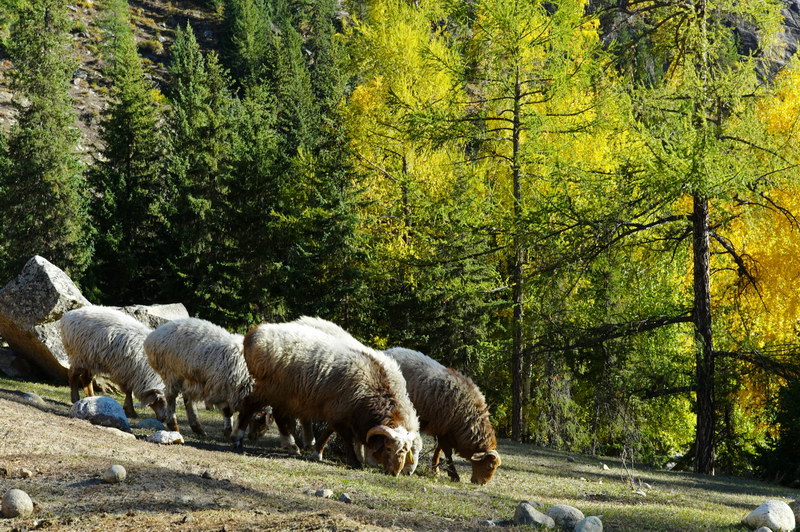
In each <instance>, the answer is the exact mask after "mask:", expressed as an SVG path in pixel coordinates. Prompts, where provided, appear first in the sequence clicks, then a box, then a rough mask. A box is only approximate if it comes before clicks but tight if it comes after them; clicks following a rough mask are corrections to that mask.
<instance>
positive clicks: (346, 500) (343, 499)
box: [339, 493, 353, 504]
mask: <svg viewBox="0 0 800 532" xmlns="http://www.w3.org/2000/svg"><path fill="white" fill-rule="evenodd" d="M339 501H340V502H343V503H345V504H353V499H352V498H350V494H349V493H342V494H341V495H339Z"/></svg>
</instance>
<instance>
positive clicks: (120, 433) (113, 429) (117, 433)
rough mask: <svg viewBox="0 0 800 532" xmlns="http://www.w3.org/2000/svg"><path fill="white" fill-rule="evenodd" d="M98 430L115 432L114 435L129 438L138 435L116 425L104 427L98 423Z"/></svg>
mask: <svg viewBox="0 0 800 532" xmlns="http://www.w3.org/2000/svg"><path fill="white" fill-rule="evenodd" d="M96 426H97V429H98V430H102V431H104V432H108V433H109V434H113V435H114V436H118V437H120V438H125V439H128V440H135V439H136V436H135V435H133V434H131V433H130V432H125V431H124V430H119V429H117V428H114V427H104V426H102V425H96Z"/></svg>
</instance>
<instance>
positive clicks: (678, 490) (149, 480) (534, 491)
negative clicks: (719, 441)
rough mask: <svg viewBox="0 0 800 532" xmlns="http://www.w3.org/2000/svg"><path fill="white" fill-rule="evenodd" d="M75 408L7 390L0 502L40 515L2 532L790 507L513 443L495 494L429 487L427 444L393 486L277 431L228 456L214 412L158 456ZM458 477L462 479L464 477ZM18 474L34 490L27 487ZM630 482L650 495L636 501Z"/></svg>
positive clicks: (678, 517)
mask: <svg viewBox="0 0 800 532" xmlns="http://www.w3.org/2000/svg"><path fill="white" fill-rule="evenodd" d="M19 391H25V392H36V393H38V394H39V395H40V396H42V397H43V398H44V399H45V400H46V401H47V406H46V407H34V406H30V405H29V404H27V403H25V402H24V401H23V400H22V398H21V397H20V395H19V393H18V392H19ZM117 399H118V400H119V401H120V402H121V401H122V397H117ZM69 404H70V403H69V390H68V388H67V387H58V386H50V385H42V384H36V383H28V382H20V381H14V380H9V379H0V412H2V417H0V491H5V490H7V489H10V488H13V487H18V488H21V489H24V490H25V491H27V492H28V493H29V494H30V495H31V497H32V498H33V499H34V501H35V502H36V505H37V506H36V511H35V512H34V515H33V516H32V517H31V518H29V519H24V520H20V519H17V520H0V529H6V528H9V529H10V528H22V527H28V528H36V527H38V528H41V529H46V530H66V529H69V530H75V529H79V530H132V529H136V530H156V529H164V528H166V527H169V529H170V530H228V531H230V530H261V529H264V528H271V527H275V528H280V529H287V530H307V529H330V530H334V529H335V530H359V529H373V528H384V527H388V528H408V529H421V530H446V529H449V530H464V529H478V528H484V527H481V526H480V525H479V522H480V521H482V520H484V519H509V518H511V517H512V516H513V513H514V508H515V507H516V504H517V503H518V502H519V501H520V500H522V499H528V500H537V501H540V502H542V503H543V504H544V505H545V506H549V505H552V504H557V503H565V504H571V505H574V506H576V507H578V508H579V509H581V510H582V511H583V512H584V513H585V514H586V515H602V519H603V522H604V525H605V529H606V530H620V531H621V530H631V531H632V530H637V531H643V530H676V531H678V530H681V531H685V530H733V529H737V528H739V525H738V523H739V521H740V520H741V519H742V517H744V516H745V515H746V514H747V513H748V512H749V511H750V510H751V509H752V508H754V507H755V506H757V505H758V504H760V503H761V502H763V501H765V500H767V499H770V498H781V499H787V498H789V497H792V496H794V495H796V493H794V492H793V491H791V490H788V489H784V488H780V487H777V486H773V485H769V484H765V483H761V482H757V481H754V480H745V479H738V478H730V477H704V476H696V475H691V474H686V473H675V472H665V471H656V470H650V469H643V468H638V467H637V468H634V469H630V468H626V467H624V465H623V464H622V463H621V462H620V461H619V460H617V459H614V458H599V457H590V456H581V455H574V456H573V457H574V459H575V461H574V462H571V461H569V460H568V459H567V458H568V455H567V454H565V453H561V452H554V451H550V450H547V449H542V448H538V447H533V446H529V445H521V444H514V443H510V442H506V441H501V442H500V448H499V451H500V453H501V455H502V457H503V465H502V467H501V468H500V470H499V471H498V473H497V475H496V476H495V480H494V481H493V482H492V483H491V484H489V485H488V486H484V487H476V486H472V485H470V484H468V483H464V482H462V483H460V484H454V483H452V482H450V481H449V480H448V479H447V478H446V476H444V475H442V476H440V477H438V478H437V477H434V476H432V475H431V474H430V472H429V468H428V467H427V463H428V461H429V459H430V454H429V453H430V451H431V449H432V445H431V441H426V451H427V452H425V454H424V455H423V458H422V460H423V462H422V463H423V465H422V466H421V467H420V473H421V474H419V475H415V476H414V477H400V478H391V477H387V476H385V475H382V474H380V473H378V472H376V471H371V470H366V471H354V470H349V469H346V468H345V467H344V466H343V465H341V464H339V463H336V462H334V461H330V460H328V461H326V462H325V463H322V464H318V463H313V462H310V461H307V460H304V459H298V458H292V457H288V456H286V455H285V454H284V453H283V452H281V451H280V449H279V448H278V441H277V434H276V432H275V429H274V428H273V429H271V432H270V433H269V434H268V435H267V436H266V437H265V438H264V439H262V441H260V442H258V443H257V444H256V445H253V444H249V445H248V451H247V453H246V454H244V455H242V454H236V453H233V452H231V451H230V450H229V446H228V444H227V443H226V442H225V441H223V440H222V437H221V433H222V423H221V417H220V416H219V414H218V413H215V412H206V411H201V417H202V419H203V422H204V423H205V425H206V429H207V431H208V433H209V437H207V438H204V439H198V438H196V437H195V436H194V435H193V434H191V433H190V432H189V429H188V426H186V422H185V419H186V418H185V415H184V413H183V412H179V419H180V421H181V422H182V425H183V427H184V436H185V437H186V439H187V442H186V445H184V446H177V447H162V446H158V445H155V444H151V443H147V442H145V441H141V440H136V441H132V440H129V439H123V438H121V437H119V436H116V435H113V434H109V433H107V432H106V431H104V430H101V429H98V428H96V427H94V426H92V425H90V424H88V423H86V422H83V421H78V420H74V419H70V418H69V417H68V409H69ZM139 413H140V415H141V416H143V417H146V416H147V415H148V413H147V412H146V411H145V410H141V409H140V410H139ZM134 432H135V433H136V434H137V436H139V437H143V436H144V435H145V434H147V432H146V431H142V430H138V429H135V430H134ZM114 463H119V464H122V465H123V466H125V467H126V469H127V470H128V479H127V480H126V482H125V483H123V484H120V485H108V484H104V483H103V482H102V481H101V480H100V475H101V473H102V472H103V471H104V470H105V469H106V468H107V467H108V466H110V465H111V464H114ZM604 463H605V464H607V465H608V466H609V469H607V470H604V469H603V467H602V464H604ZM457 466H458V468H459V471H461V472H462V473H463V475H462V476H464V477H467V478H468V467H469V466H468V464H467V463H466V462H465V461H463V460H459V461H458V464H457ZM21 468H27V469H30V470H31V471H33V472H34V475H33V477H32V478H30V479H22V478H21V477H20V475H19V470H20V469H21ZM3 470H5V476H3ZM205 477H210V478H205ZM631 480H633V481H634V483H635V484H636V486H643V487H644V488H643V491H644V493H645V495H642V494H637V493H635V492H634V491H633V489H632V488H631ZM647 485H649V487H647ZM319 488H328V489H331V490H333V491H334V492H335V494H336V495H337V496H338V495H339V494H341V493H345V492H346V493H348V494H350V496H351V497H352V500H353V503H352V504H344V503H342V502H339V501H336V500H324V499H320V498H317V497H314V496H311V495H306V494H304V491H305V490H309V489H312V490H316V489H319Z"/></svg>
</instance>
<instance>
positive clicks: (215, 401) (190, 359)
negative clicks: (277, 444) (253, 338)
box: [144, 318, 253, 438]
mask: <svg viewBox="0 0 800 532" xmlns="http://www.w3.org/2000/svg"><path fill="white" fill-rule="evenodd" d="M243 338H244V337H243V336H242V335H240V334H231V333H229V332H228V331H226V330H225V329H223V328H222V327H219V326H217V325H214V324H213V323H211V322H208V321H205V320H201V319H198V318H182V319H179V320H175V321H171V322H168V323H165V324H164V325H162V326H161V327H159V328H158V329H156V330H154V331H153V332H151V333H150V335H149V336H148V337H147V339H146V340H145V341H144V350H145V353H147V360H148V361H149V362H150V365H151V366H153V368H154V369H155V370H156V371H157V372H158V374H159V375H161V378H162V379H164V384H165V387H166V395H167V407H168V409H169V412H168V419H167V426H168V428H169V429H170V430H179V428H178V418H177V416H176V415H175V401H176V399H177V397H178V394H180V393H183V401H184V403H185V405H186V417H188V418H189V426H190V427H191V428H192V430H193V431H194V432H195V433H196V434H199V435H201V436H205V435H206V432H205V429H204V428H203V425H202V424H201V423H200V420H199V419H198V418H197V410H196V407H195V405H194V402H195V401H199V400H201V399H202V400H205V402H206V403H207V404H209V403H210V404H212V405H215V406H217V407H219V409H220V410H221V411H222V415H223V416H224V419H225V425H224V426H225V437H226V438H227V437H229V436H230V434H231V416H232V415H233V412H234V411H236V410H239V408H240V407H241V405H242V402H243V401H244V399H245V398H246V397H247V396H248V395H250V393H251V392H252V391H253V379H252V378H251V377H250V372H249V371H248V370H247V364H245V362H244V356H243V355H242V340H243ZM251 437H252V434H251Z"/></svg>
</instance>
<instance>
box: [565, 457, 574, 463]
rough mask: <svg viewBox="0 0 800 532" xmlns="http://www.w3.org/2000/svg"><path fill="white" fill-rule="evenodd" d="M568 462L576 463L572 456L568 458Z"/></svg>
mask: <svg viewBox="0 0 800 532" xmlns="http://www.w3.org/2000/svg"><path fill="white" fill-rule="evenodd" d="M567 462H575V459H574V458H573V457H571V456H567Z"/></svg>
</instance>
